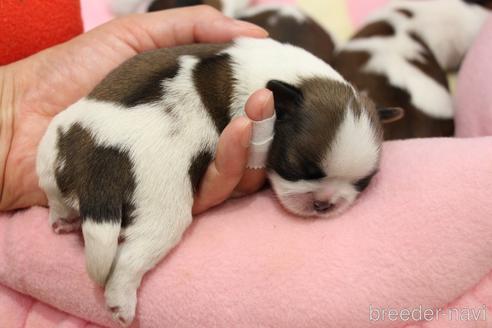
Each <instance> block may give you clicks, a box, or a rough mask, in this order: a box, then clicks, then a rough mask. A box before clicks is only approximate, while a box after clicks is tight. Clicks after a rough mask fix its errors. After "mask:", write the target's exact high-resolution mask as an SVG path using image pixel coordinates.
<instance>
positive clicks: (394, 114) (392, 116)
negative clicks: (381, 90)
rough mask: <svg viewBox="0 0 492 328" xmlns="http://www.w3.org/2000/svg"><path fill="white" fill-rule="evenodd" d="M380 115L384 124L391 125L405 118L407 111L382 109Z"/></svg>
mask: <svg viewBox="0 0 492 328" xmlns="http://www.w3.org/2000/svg"><path fill="white" fill-rule="evenodd" d="M378 114H379V119H380V120H381V122H382V123H391V122H395V121H398V120H401V119H402V118H403V116H405V111H404V110H403V108H400V107H380V108H378Z"/></svg>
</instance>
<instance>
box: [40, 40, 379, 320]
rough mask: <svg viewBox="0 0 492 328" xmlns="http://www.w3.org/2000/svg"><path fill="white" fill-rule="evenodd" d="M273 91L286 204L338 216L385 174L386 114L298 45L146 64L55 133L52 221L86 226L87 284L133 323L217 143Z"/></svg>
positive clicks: (43, 181)
mask: <svg viewBox="0 0 492 328" xmlns="http://www.w3.org/2000/svg"><path fill="white" fill-rule="evenodd" d="M264 87H267V88H269V89H270V90H271V91H272V92H273V94H274V99H275V109H276V116H277V121H276V123H275V127H274V132H275V135H274V138H273V142H272V144H271V148H270V152H269V154H268V158H267V163H266V164H267V168H268V176H269V178H270V181H271V183H272V185H273V189H274V191H275V194H276V195H277V196H278V198H279V200H280V202H281V203H282V204H283V205H284V206H285V208H286V209H287V210H289V211H291V212H293V213H295V214H299V215H302V216H313V215H316V216H326V217H328V216H331V215H335V214H337V213H340V212H341V211H343V210H344V209H346V208H347V207H348V206H349V205H350V204H352V202H353V201H354V200H355V199H356V197H357V195H358V194H359V193H360V192H361V191H362V190H364V188H366V187H367V186H368V184H369V182H370V180H371V178H372V176H373V175H374V174H375V172H376V170H377V168H378V162H379V157H380V148H381V134H382V131H381V126H380V122H379V118H378V112H377V111H376V109H375V107H374V106H373V104H372V103H371V102H370V101H368V100H367V99H366V98H364V97H363V96H361V95H359V94H358V93H357V92H356V91H355V90H354V88H353V87H352V86H351V85H350V84H348V83H347V82H346V81H345V80H344V79H343V78H342V77H341V76H340V75H339V74H338V73H337V72H335V71H334V70H333V69H332V68H331V67H330V66H328V65H327V64H325V63H324V62H323V61H322V60H320V59H318V58H316V57H315V56H313V55H311V54H309V53H307V52H306V51H304V50H302V49H299V48H297V47H294V46H289V45H282V44H280V43H278V42H275V41H273V40H270V39H264V40H259V39H248V38H240V39H237V40H236V41H234V42H233V43H229V44H219V45H204V44H201V45H191V46H183V47H178V48H174V49H161V50H157V51H151V52H146V53H143V54H140V55H138V56H136V57H134V58H132V59H130V60H128V61H127V62H125V63H124V64H122V65H121V66H120V67H119V68H117V69H116V70H114V71H113V72H112V73H110V74H109V75H108V76H107V78H105V79H104V80H103V81H102V82H101V83H100V84H99V85H98V86H97V87H96V88H95V89H94V90H93V91H92V92H91V93H90V94H89V95H88V96H87V97H85V98H83V99H82V100H80V101H78V102H77V103H75V104H74V105H72V106H70V107H69V108H68V109H66V110H65V111H63V112H61V113H60V114H58V115H57V116H56V117H55V118H54V119H53V121H52V122H51V124H50V126H49V128H48V130H47V132H46V134H45V136H44V137H43V139H42V141H41V143H40V145H39V150H38V158H37V173H38V176H39V183H40V186H41V188H42V189H43V190H44V191H45V192H46V195H47V197H48V201H49V206H50V223H51V224H52V225H53V226H54V228H55V229H56V230H57V231H59V232H60V231H65V232H67V231H71V230H74V229H77V228H78V225H79V223H78V222H77V220H76V218H77V217H78V216H79V215H80V222H81V225H82V232H83V236H84V240H85V254H86V265H87V270H88V273H89V275H90V277H91V278H92V279H93V280H94V281H96V282H97V283H99V284H101V285H105V289H106V291H105V297H106V302H107V305H108V307H109V308H110V309H111V311H113V314H114V318H115V319H116V320H118V321H119V322H120V323H121V324H123V325H128V324H130V323H131V322H132V320H133V318H134V315H135V307H136V302H137V298H136V291H137V288H138V287H139V285H140V282H141V279H142V276H143V275H144V274H145V273H146V272H147V271H148V270H150V269H152V267H154V265H155V264H156V263H157V262H158V261H159V260H160V259H162V257H164V256H165V255H166V254H167V253H168V252H169V250H170V249H171V248H173V247H174V246H175V245H176V244H177V243H178V241H179V240H180V238H181V236H182V234H183V232H184V231H185V229H186V228H187V227H188V226H189V225H190V223H191V220H192V213H191V209H192V204H193V194H194V192H195V191H196V190H197V187H198V185H199V182H200V179H201V178H202V176H203V174H204V172H205V170H206V168H207V166H208V165H209V163H210V161H212V159H213V156H214V154H215V151H216V146H217V142H218V138H219V134H220V133H221V132H222V130H223V129H224V128H225V126H226V125H227V124H228V123H229V122H230V120H231V119H233V118H234V117H238V116H240V115H243V114H244V106H245V103H246V100H247V99H248V97H249V96H250V95H251V94H252V93H253V92H254V91H255V90H257V89H260V88H264ZM118 238H122V239H123V240H124V241H123V242H122V243H121V244H120V245H118Z"/></svg>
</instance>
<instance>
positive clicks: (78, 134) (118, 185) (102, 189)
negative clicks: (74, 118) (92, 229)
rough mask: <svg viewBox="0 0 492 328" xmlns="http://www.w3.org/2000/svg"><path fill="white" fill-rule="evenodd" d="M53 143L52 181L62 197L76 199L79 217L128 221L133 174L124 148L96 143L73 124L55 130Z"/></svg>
mask: <svg viewBox="0 0 492 328" xmlns="http://www.w3.org/2000/svg"><path fill="white" fill-rule="evenodd" d="M57 146H58V158H57V163H56V166H57V167H56V169H55V179H56V183H57V185H58V188H59V189H60V191H61V193H62V195H63V196H64V197H65V198H66V199H70V198H75V199H77V200H78V202H79V208H80V215H81V218H82V220H87V219H90V220H92V221H94V222H100V223H102V222H115V223H120V222H121V224H122V226H123V227H125V226H127V225H128V224H130V223H131V220H132V213H133V211H134V205H133V193H134V190H135V177H134V174H133V163H132V161H131V159H130V156H129V154H128V151H126V150H121V149H119V148H117V147H112V146H100V145H97V144H96V142H95V140H94V138H93V136H92V135H91V133H90V132H89V131H88V130H87V129H84V128H83V127H82V126H81V125H80V124H77V123H75V124H73V125H72V126H71V127H70V128H69V129H68V130H67V131H66V132H62V131H61V130H59V131H58V145H57ZM108 163H110V164H108Z"/></svg>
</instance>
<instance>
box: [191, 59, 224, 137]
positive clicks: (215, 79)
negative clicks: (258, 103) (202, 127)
mask: <svg viewBox="0 0 492 328" xmlns="http://www.w3.org/2000/svg"><path fill="white" fill-rule="evenodd" d="M231 65H232V63H231V58H230V55H228V54H221V55H215V56H210V57H207V58H203V59H202V60H201V61H200V62H199V63H198V64H197V65H196V66H195V68H194V69H193V81H194V83H195V88H196V89H197V91H198V94H199V95H200V99H201V100H202V103H203V104H204V105H205V108H206V109H207V111H208V113H209V115H210V117H211V119H212V121H213V122H214V124H215V127H216V128H217V132H218V133H221V132H222V130H224V128H225V127H226V125H227V124H228V123H229V122H230V120H231V115H230V113H229V111H230V104H231V99H232V94H233V85H234V77H233V73H232V67H231Z"/></svg>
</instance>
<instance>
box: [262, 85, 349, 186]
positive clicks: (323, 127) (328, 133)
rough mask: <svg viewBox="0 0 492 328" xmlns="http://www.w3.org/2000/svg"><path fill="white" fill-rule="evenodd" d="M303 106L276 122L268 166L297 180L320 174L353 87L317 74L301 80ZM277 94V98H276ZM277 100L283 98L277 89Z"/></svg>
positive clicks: (286, 177)
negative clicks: (317, 76) (279, 97)
mask: <svg viewBox="0 0 492 328" xmlns="http://www.w3.org/2000/svg"><path fill="white" fill-rule="evenodd" d="M299 89H300V90H301V92H302V95H303V96H302V99H301V100H300V101H299V108H297V110H293V111H291V114H290V115H289V116H288V117H287V118H285V119H282V120H279V119H277V122H276V123H275V138H274V139H273V143H272V146H271V148H270V149H271V150H270V152H269V156H268V160H267V167H268V168H269V169H273V170H274V171H275V172H277V173H278V174H279V175H280V176H282V177H283V178H284V179H287V180H290V181H297V180H301V179H309V178H310V177H313V176H316V175H319V171H321V172H322V170H321V168H320V167H321V165H320V163H321V161H322V158H320V156H323V154H324V153H325V151H324V150H327V149H329V147H330V145H331V144H332V141H333V139H334V138H335V135H336V131H337V128H338V126H339V125H340V124H341V123H342V121H343V118H344V116H345V113H346V110H347V105H348V103H349V102H350V101H351V100H352V99H354V94H353V91H352V89H351V88H350V87H349V86H348V85H345V84H342V83H340V82H337V81H334V80H329V79H320V78H313V79H308V80H304V81H302V82H301V84H300V86H299ZM276 98H277V99H276ZM274 99H276V100H275V101H276V102H277V101H280V100H279V99H278V96H276V95H275V93H274Z"/></svg>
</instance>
